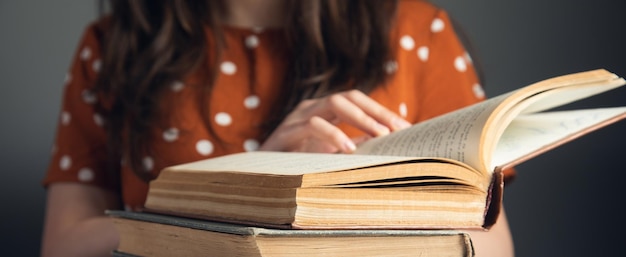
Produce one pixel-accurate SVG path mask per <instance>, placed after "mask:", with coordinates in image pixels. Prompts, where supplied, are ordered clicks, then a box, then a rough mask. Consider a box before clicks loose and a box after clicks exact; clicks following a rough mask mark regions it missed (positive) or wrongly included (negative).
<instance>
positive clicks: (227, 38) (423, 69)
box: [42, 0, 512, 256]
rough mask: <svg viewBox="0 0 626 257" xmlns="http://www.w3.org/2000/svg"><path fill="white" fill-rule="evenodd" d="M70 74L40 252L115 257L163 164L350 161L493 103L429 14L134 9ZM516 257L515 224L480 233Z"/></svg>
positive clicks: (249, 7) (269, 4)
mask: <svg viewBox="0 0 626 257" xmlns="http://www.w3.org/2000/svg"><path fill="white" fill-rule="evenodd" d="M110 4H111V5H110V6H111V14H110V15H108V16H105V17H104V18H102V19H101V20H99V21H97V22H95V23H93V24H92V25H91V26H89V27H88V28H87V29H86V31H85V33H84V35H83V38H82V40H81V42H80V45H79V47H78V50H77V53H76V55H75V58H74V60H73V64H72V67H71V70H70V71H69V73H68V76H67V81H66V88H65V89H64V102H63V107H62V108H63V109H62V111H61V120H60V122H59V125H58V128H57V136H56V141H55V146H54V153H53V157H52V159H51V163H50V166H49V169H48V173H47V175H46V178H45V179H44V181H43V183H44V185H45V186H46V187H47V190H48V203H47V210H46V221H45V223H46V225H45V229H44V237H43V249H42V254H43V255H45V256H97V255H108V254H109V253H110V251H111V250H112V249H115V248H116V246H117V242H118V235H117V233H116V231H115V229H114V227H113V225H112V223H111V221H110V220H109V219H108V218H107V217H105V216H104V215H103V212H104V210H106V209H116V208H125V209H129V210H141V208H142V206H143V203H144V200H145V197H146V192H147V188H148V184H147V182H148V181H149V180H150V179H152V178H154V177H156V176H157V175H158V171H159V170H161V169H162V168H163V167H166V166H170V165H175V164H179V163H183V162H190V161H194V160H199V159H203V158H211V157H216V156H220V155H224V154H229V153H235V152H241V151H254V150H259V149H260V150H275V151H310V152H345V153H350V152H352V151H353V150H354V149H355V148H356V145H358V143H359V142H361V141H363V140H367V138H370V137H376V136H381V135H385V134H388V133H390V132H391V131H395V130H398V129H402V128H405V127H407V126H409V125H410V124H411V123H416V122H419V121H422V120H425V119H428V118H431V117H434V116H437V115H440V114H442V113H445V112H449V111H451V110H454V109H457V108H460V107H463V106H466V105H469V104H472V103H474V102H477V101H480V100H483V98H484V94H483V92H482V90H481V88H480V85H479V84H478V79H477V77H476V74H475V70H474V68H473V65H472V62H471V59H470V58H469V56H468V55H467V53H466V52H465V50H464V49H463V47H462V45H461V44H460V42H459V41H458V39H457V37H456V35H455V33H454V30H453V28H452V26H451V24H450V21H449V19H448V17H447V15H446V13H445V12H443V11H442V10H440V9H437V8H436V7H434V6H432V5H431V4H429V3H427V2H425V1H410V0H401V1H398V2H396V1H332V0H328V1H295V0H292V1H286V0H263V1H260V0H230V1H151V0H145V1H124V0H113V1H111V2H110ZM472 237H473V238H474V242H475V246H476V251H477V252H478V254H479V255H481V256H488V255H489V254H490V252H493V254H494V256H495V255H497V256H506V255H512V243H511V238H510V234H509V231H508V225H507V223H506V219H505V217H501V218H500V220H499V222H498V223H497V224H496V226H495V227H494V228H493V229H492V230H491V231H490V232H472Z"/></svg>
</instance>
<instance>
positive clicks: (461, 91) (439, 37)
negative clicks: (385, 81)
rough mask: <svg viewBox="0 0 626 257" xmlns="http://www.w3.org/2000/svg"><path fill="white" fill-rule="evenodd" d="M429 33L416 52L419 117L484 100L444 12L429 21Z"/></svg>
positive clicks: (427, 117)
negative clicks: (420, 69)
mask: <svg viewBox="0 0 626 257" xmlns="http://www.w3.org/2000/svg"><path fill="white" fill-rule="evenodd" d="M428 34H429V36H427V37H426V41H425V43H424V45H422V46H420V47H419V48H418V49H417V51H416V54H417V57H418V59H420V61H422V62H423V65H422V71H421V72H420V77H419V78H418V80H419V85H420V86H419V87H420V89H419V93H418V94H417V96H418V98H419V100H418V101H419V103H420V106H419V107H418V109H419V110H422V111H421V112H420V114H419V117H418V120H426V119H430V118H433V117H435V116H438V115H441V114H444V113H447V112H450V111H453V110H456V109H459V108H462V107H465V106H467V105H471V104H474V103H476V102H479V101H482V100H484V99H485V94H484V91H483V89H482V86H481V85H480V83H479V81H478V77H477V75H476V70H475V69H474V66H473V65H472V58H471V57H470V56H469V54H468V53H467V52H466V51H465V48H464V46H463V44H462V43H461V42H460V40H459V39H458V37H457V34H456V32H455V30H454V28H453V26H452V23H451V21H450V19H449V17H448V15H447V13H446V12H445V11H442V10H439V11H437V12H436V13H435V15H434V17H433V18H432V20H431V21H430V27H429V33H428Z"/></svg>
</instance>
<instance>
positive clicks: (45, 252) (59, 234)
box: [41, 183, 119, 257]
mask: <svg viewBox="0 0 626 257" xmlns="http://www.w3.org/2000/svg"><path fill="white" fill-rule="evenodd" d="M118 206H119V201H118V197H117V195H115V194H114V193H112V192H109V191H106V190H104V189H101V188H98V187H94V186H89V185H83V184H78V183H54V184H51V185H50V186H49V188H48V196H47V206H46V217H45V226H44V233H43V241H42V251H41V256H44V257H50V256H65V257H69V256H111V251H112V250H114V249H115V248H116V247H117V245H118V241H119V235H118V233H117V231H116V230H115V227H114V226H113V222H112V221H111V219H110V218H109V217H107V216H105V215H104V211H105V210H107V209H114V208H118Z"/></svg>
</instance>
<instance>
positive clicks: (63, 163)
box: [59, 155, 72, 170]
mask: <svg viewBox="0 0 626 257" xmlns="http://www.w3.org/2000/svg"><path fill="white" fill-rule="evenodd" d="M59 167H60V168H61V169H62V170H69V169H70V168H71V167H72V158H70V157H69V156H67V155H63V157H61V160H59Z"/></svg>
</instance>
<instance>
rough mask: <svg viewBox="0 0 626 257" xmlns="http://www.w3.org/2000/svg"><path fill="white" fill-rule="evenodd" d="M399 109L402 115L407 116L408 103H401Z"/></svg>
mask: <svg viewBox="0 0 626 257" xmlns="http://www.w3.org/2000/svg"><path fill="white" fill-rule="evenodd" d="M398 111H399V112H400V116H402V117H404V118H406V115H407V113H408V110H407V107H406V103H401V104H400V106H399V107H398Z"/></svg>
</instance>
